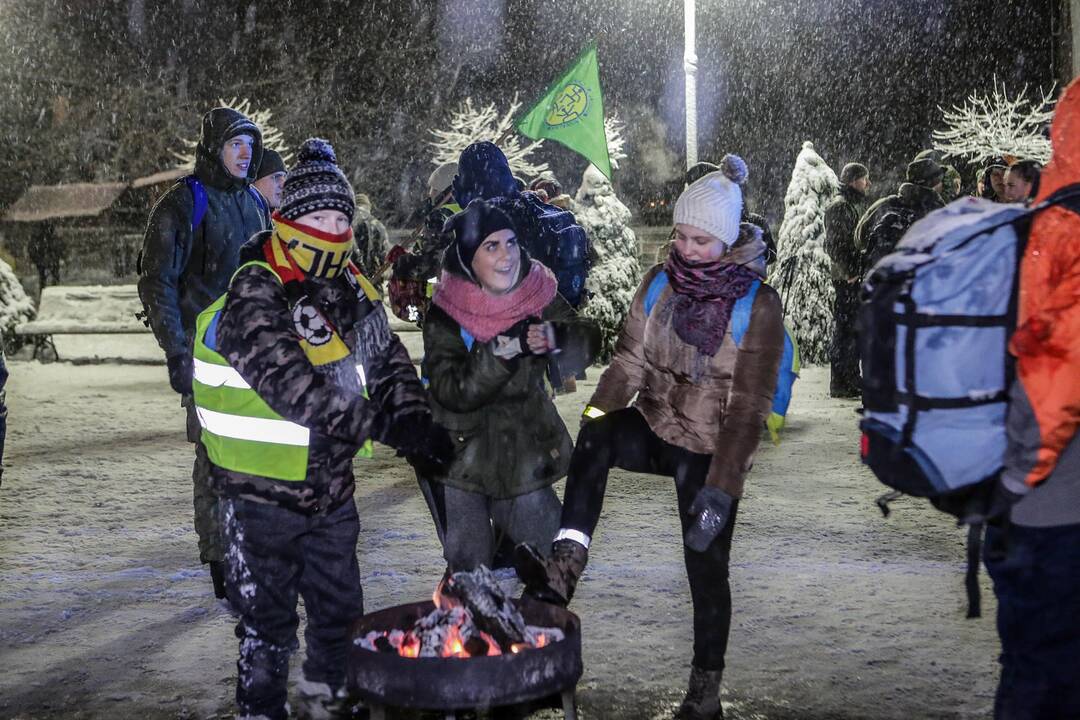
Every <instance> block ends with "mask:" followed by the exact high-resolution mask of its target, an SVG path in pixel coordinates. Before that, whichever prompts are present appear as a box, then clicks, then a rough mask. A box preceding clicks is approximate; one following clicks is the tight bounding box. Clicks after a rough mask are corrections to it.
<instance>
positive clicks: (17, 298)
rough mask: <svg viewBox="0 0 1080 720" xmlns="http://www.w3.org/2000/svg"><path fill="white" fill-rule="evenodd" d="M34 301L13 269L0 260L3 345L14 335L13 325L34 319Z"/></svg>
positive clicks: (9, 341)
mask: <svg viewBox="0 0 1080 720" xmlns="http://www.w3.org/2000/svg"><path fill="white" fill-rule="evenodd" d="M34 314H35V311H34V302H33V300H31V299H30V297H29V296H28V295H27V294H26V291H25V290H23V287H22V285H21V284H20V283H19V279H18V278H17V277H15V271H14V270H12V269H11V266H10V265H8V264H7V263H6V262H4V261H3V260H0V334H2V335H3V342H4V346H5V347H9V346H10V344H11V341H12V339H13V338H14V336H15V326H16V325H18V324H19V323H23V322H27V321H29V320H33V319H34Z"/></svg>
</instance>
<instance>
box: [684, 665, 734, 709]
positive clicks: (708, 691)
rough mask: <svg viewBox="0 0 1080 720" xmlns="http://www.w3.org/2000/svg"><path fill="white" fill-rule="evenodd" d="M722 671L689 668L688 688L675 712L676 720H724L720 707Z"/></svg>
mask: <svg viewBox="0 0 1080 720" xmlns="http://www.w3.org/2000/svg"><path fill="white" fill-rule="evenodd" d="M723 675H724V671H723V670H702V669H701V668H696V667H691V668H690V687H689V688H687V690H686V697H685V698H683V701H682V705H680V706H679V709H678V710H676V711H675V718H676V720H724V708H723V707H721V706H720V679H721V677H723Z"/></svg>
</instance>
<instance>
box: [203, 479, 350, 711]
mask: <svg viewBox="0 0 1080 720" xmlns="http://www.w3.org/2000/svg"><path fill="white" fill-rule="evenodd" d="M221 521H222V523H221V524H222V531H223V535H224V539H225V545H226V552H225V579H226V589H227V592H228V597H229V602H231V603H232V605H233V607H235V608H236V609H237V610H238V611H239V613H240V622H239V623H237V625H236V636H237V637H238V638H240V660H239V661H238V662H237V663H236V668H237V680H236V704H237V706H238V709H239V711H240V715H252V716H254V715H265V716H266V717H268V718H270V720H279V719H284V718H286V717H287V716H288V713H287V711H286V706H285V701H286V697H287V684H288V679H289V656H290V655H292V653H293V651H294V650H295V649H296V648H297V645H298V644H297V641H296V628H297V626H298V624H299V617H298V615H297V613H296V602H297V595H300V596H302V597H303V598H304V608H305V609H306V611H307V629H306V631H305V633H304V640H305V642H306V646H307V657H306V659H305V660H304V665H303V672H304V677H305V678H306V679H307V680H310V681H312V682H320V683H326V684H327V685H329V686H330V689H331V690H332V691H337V690H338V689H340V688H341V687H342V685H343V684H344V682H345V662H346V658H347V655H348V648H349V637H348V633H349V624H350V623H351V622H352V621H353V620H354V619H356V618H357V617H359V616H361V615H363V614H364V598H363V593H362V591H361V588H360V568H359V566H358V564H357V561H356V538H357V536H358V535H359V532H360V520H359V518H358V517H357V514H356V504H355V503H354V502H353V501H352V500H351V499H350V500H349V501H348V502H346V503H344V504H343V505H341V507H339V508H337V509H336V510H333V511H331V512H329V513H327V514H325V515H313V516H308V515H302V514H300V513H296V512H293V511H291V510H286V509H284V508H280V507H277V506H276V505H269V504H265V503H258V502H252V501H249V500H237V499H226V498H223V499H222V500H221Z"/></svg>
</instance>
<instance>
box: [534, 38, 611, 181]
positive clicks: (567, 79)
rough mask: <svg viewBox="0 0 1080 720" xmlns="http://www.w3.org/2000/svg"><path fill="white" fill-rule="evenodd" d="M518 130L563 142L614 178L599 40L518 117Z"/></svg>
mask: <svg viewBox="0 0 1080 720" xmlns="http://www.w3.org/2000/svg"><path fill="white" fill-rule="evenodd" d="M517 129H518V132H520V133H521V134H522V135H525V136H526V137H531V138H532V139H533V140H539V139H540V138H547V139H550V140H554V141H556V142H560V143H562V144H563V145H565V146H566V147H568V148H570V149H571V150H573V151H574V152H576V153H578V154H580V155H584V156H585V159H587V160H589V161H590V162H591V163H592V164H593V165H595V166H596V167H598V168H599V169H600V172H602V173H604V175H606V176H607V177H608V179H609V180H610V179H611V160H610V159H609V158H608V147H607V134H606V133H605V132H604V98H603V96H602V95H601V94H600V68H599V65H598V64H597V61H596V43H595V42H592V43H590V44H589V46H588V47H587V48H585V51H584V52H583V53H581V55H579V56H578V57H577V59H576V60H574V62H573V64H572V65H571V66H570V69H568V70H567V71H566V72H565V73H563V75H562V77H560V78H559V79H558V80H556V81H555V82H554V83H553V84H552V85H551V86H550V87H549V88H548V89H547V92H545V93H544V96H543V97H542V98H540V101H539V102H538V103H536V105H534V106H533V108H532V110H530V111H529V112H528V113H526V114H525V116H524V117H522V118H521V119H520V120H518V123H517Z"/></svg>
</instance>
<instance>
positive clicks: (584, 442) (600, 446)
mask: <svg viewBox="0 0 1080 720" xmlns="http://www.w3.org/2000/svg"><path fill="white" fill-rule="evenodd" d="M666 447H667V444H666V443H664V441H663V440H661V439H660V438H658V437H657V436H656V435H655V434H654V433H653V431H652V430H651V429H650V428H649V424H648V423H647V422H646V421H645V418H644V417H642V415H641V413H640V412H638V410H637V409H636V408H626V409H623V410H616V411H615V412H611V413H608V414H607V415H604V416H602V417H599V418H597V419H595V420H590V421H588V422H586V423H585V424H584V425H583V426H582V427H581V432H579V433H578V439H577V444H576V445H575V446H574V454H573V456H572V457H571V459H570V471H569V474H568V476H567V479H566V492H565V493H564V495H563V509H562V520H561V522H560V529H559V531H558V532H557V533H556V534H555V541H554V543H553V544H552V546H551V557H549V558H545V557H544V556H543V553H541V552H539V551H538V550H537V549H536V548H535V547H532V546H530V545H527V544H523V545H519V546H518V549H517V553H516V557H515V563H514V565H515V567H516V569H517V572H518V576H519V577H520V578H521V579H522V581H524V583H525V589H526V592H527V593H529V594H531V595H533V596H535V597H538V598H540V599H542V600H545V601H547V602H553V603H558V604H562V605H566V604H568V603H569V602H570V599H571V598H572V597H573V595H574V589H575V588H576V587H577V581H578V578H580V577H581V574H582V573H583V572H584V571H585V565H586V563H587V562H588V549H589V544H590V542H591V541H592V535H593V532H594V531H595V530H596V524H597V522H599V520H600V511H601V510H602V509H603V505H604V493H605V491H606V490H607V479H608V473H609V472H610V470H611V468H613V467H620V468H623V469H625V470H631V471H634V472H650V473H663V472H664V471H665V469H666V468H665V465H664V456H665V448H666Z"/></svg>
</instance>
